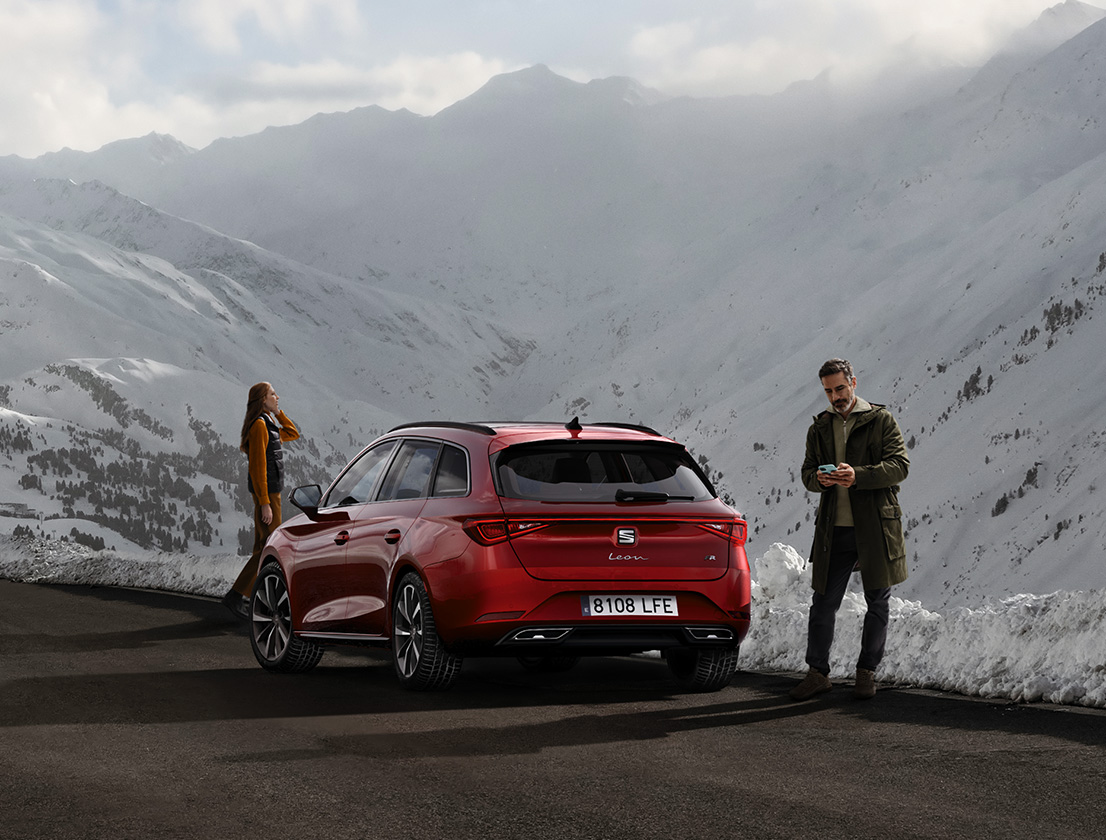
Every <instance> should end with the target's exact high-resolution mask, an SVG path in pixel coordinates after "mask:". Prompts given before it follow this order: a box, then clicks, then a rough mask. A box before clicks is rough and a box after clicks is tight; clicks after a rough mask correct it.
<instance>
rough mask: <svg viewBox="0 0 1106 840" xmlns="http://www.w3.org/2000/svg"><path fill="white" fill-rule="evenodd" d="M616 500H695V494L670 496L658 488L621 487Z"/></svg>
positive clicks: (616, 493) (616, 494)
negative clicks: (633, 488) (635, 488)
mask: <svg viewBox="0 0 1106 840" xmlns="http://www.w3.org/2000/svg"><path fill="white" fill-rule="evenodd" d="M614 500H615V501H616V502H694V501H695V497H694V496H669V495H668V494H667V493H661V492H658V491H656V490H623V489H622V488H621V487H620V488H619V489H618V490H616V491H615V493H614Z"/></svg>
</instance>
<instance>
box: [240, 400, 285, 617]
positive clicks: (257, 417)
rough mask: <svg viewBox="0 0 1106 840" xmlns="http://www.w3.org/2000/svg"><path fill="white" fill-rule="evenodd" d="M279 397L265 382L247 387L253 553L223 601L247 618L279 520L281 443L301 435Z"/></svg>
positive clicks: (245, 438)
mask: <svg viewBox="0 0 1106 840" xmlns="http://www.w3.org/2000/svg"><path fill="white" fill-rule="evenodd" d="M279 403H280V397H278V396H277V393H276V391H274V390H273V386H272V385H270V384H269V383H268V382H258V383H257V384H256V385H254V386H253V387H252V388H250V394H249V397H248V398H247V400H246V419H245V420H244V421H243V423H242V442H241V449H242V451H243V452H245V453H246V455H247V456H249V479H248V482H249V488H250V495H251V496H252V497H253V523H254V535H253V553H252V554H251V555H250V559H249V560H248V561H247V562H246V565H245V566H243V567H242V571H241V572H240V573H239V575H238V579H237V580H236V581H235V582H234V586H232V587H231V588H230V591H229V592H227V594H226V595H224V596H223V604H224V605H225V606H226V607H227V608H228V609H230V611H231V612H233V613H234V614H235V615H237V616H239V617H241V618H248V617H249V598H250V594H251V593H252V592H253V584H254V581H255V580H257V568H258V564H259V562H260V560H261V549H262V548H264V547H265V540H267V539H268V538H269V534H270V533H271V532H272V531H273V529H274V528H276V527H277V526H278V525H279V524H280V522H281V518H280V492H281V490H283V489H284V460H283V458H284V453H283V451H282V450H281V444H282V443H285V442H287V441H290V440H295V439H296V438H298V437H299V436H300V433H299V430H298V429H297V428H296V425H295V424H294V423H293V422H292V421H291V420H289V419H288V416H287V415H286V414H285V413H284V412H283V411H281V410H280V407H279Z"/></svg>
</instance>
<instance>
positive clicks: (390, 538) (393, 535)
mask: <svg viewBox="0 0 1106 840" xmlns="http://www.w3.org/2000/svg"><path fill="white" fill-rule="evenodd" d="M400 536H402V535H401V534H400V532H399V530H398V529H396V528H393V529H392V530H391V531H389V532H388V533H386V534H385V535H384V542H386V543H388V545H395V544H396V543H397V542H399V538H400Z"/></svg>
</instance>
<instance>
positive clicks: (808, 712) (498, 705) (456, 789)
mask: <svg viewBox="0 0 1106 840" xmlns="http://www.w3.org/2000/svg"><path fill="white" fill-rule="evenodd" d="M792 683H793V678H792V677H791V676H789V675H771V674H758V673H744V672H743V673H740V674H738V676H737V678H736V679H735V680H734V683H733V684H732V685H731V686H730V687H729V688H727V689H725V690H723V691H721V692H718V693H716V694H707V695H695V694H683V693H680V691H679V689H678V688H677V686H676V684H675V683H673V682H672V681H671V680H670V678H669V676H668V670H667V668H666V667H665V666H664V665H663V664H662V663H659V662H657V661H651V660H645V659H640V658H606V659H596V660H590V661H585V662H584V663H582V664H581V666H580V667H578V668H577V669H576V670H574V671H573V672H571V673H569V674H563V675H555V676H533V675H529V674H526V673H524V672H522V670H521V669H520V668H519V667H518V666H517V664H516V663H514V662H513V660H503V661H498V660H470V661H468V662H466V663H465V669H464V672H463V674H462V677H461V679H460V680H459V682H458V684H457V685H456V686H455V687H454V689H453V690H452V691H450V692H446V693H442V694H415V693H410V692H405V691H402V690H401V689H399V688H398V687H397V685H396V681H395V678H394V676H393V674H392V671H391V665H390V662H389V661H388V660H387V659H385V658H384V657H383V656H381V655H380V654H377V653H372V652H368V653H366V652H352V653H351V652H337V651H331V652H329V653H327V655H326V656H325V657H324V658H323V661H322V664H321V665H320V666H319V667H318V668H317V669H316V670H315V671H313V672H311V673H309V674H304V675H298V676H277V675H271V674H268V673H266V672H264V671H262V670H261V669H260V668H259V667H258V666H257V665H256V664H255V662H254V660H253V656H252V654H251V653H250V648H249V642H248V640H247V638H246V635H245V631H244V629H243V628H242V627H241V626H240V625H238V624H236V623H235V622H234V620H233V619H232V618H231V617H230V616H229V614H225V612H224V610H223V608H222V607H221V606H219V605H218V604H216V603H215V602H213V601H209V600H205V599H199V598H188V597H183V596H176V595H168V594H161V593H148V592H136V591H128V590H118V589H111V588H87V587H47V586H34V585H28V584H16V583H11V582H8V581H0V838H3V840H23V838H35V840H39V839H40V838H42V839H43V840H45V838H81V840H84V839H85V838H112V840H124V838H142V840H148V838H149V839H151V840H152V838H236V839H237V838H249V837H273V838H295V840H301V838H302V840H311V838H327V840H343V838H377V837H379V838H419V840H433V838H451V840H460V839H461V838H489V839H498V838H523V837H525V838H537V839H538V840H542V838H551V839H552V838H555V839H556V840H561V838H674V839H675V840H684V838H804V837H812V838H813V837H817V838H876V837H879V838H950V837H973V836H974V837H1000V838H1023V837H1024V838H1035V840H1039V839H1040V838H1053V837H1054V838H1065V840H1070V839H1071V838H1083V837H1085V838H1101V837H1103V836H1106V805H1104V803H1103V795H1104V793H1106V713H1103V712H1100V711H1087V710H1080V709H1070V708H1057V707H1049V706H1017V705H1008V704H1003V703H994V702H986V701H980V700H972V699H967V698H963V697H956V696H948V695H942V694H938V693H935V692H925V691H915V690H904V689H883V690H881V691H880V693H879V694H878V695H877V697H876V698H875V699H874V700H871V701H867V702H863V701H855V700H853V699H852V697H851V692H850V689H849V687H848V686H845V685H841V686H838V687H837V688H836V689H835V690H834V691H833V692H831V693H830V694H828V695H825V696H824V697H822V698H819V699H817V700H814V701H810V702H807V703H798V704H796V703H792V702H791V701H789V700H788V699H787V697H786V692H787V689H788V687H790V685H792Z"/></svg>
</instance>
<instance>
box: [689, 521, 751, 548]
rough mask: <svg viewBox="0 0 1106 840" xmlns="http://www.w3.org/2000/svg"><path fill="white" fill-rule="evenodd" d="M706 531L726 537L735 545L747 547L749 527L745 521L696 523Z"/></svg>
mask: <svg viewBox="0 0 1106 840" xmlns="http://www.w3.org/2000/svg"><path fill="white" fill-rule="evenodd" d="M695 524H696V525H698V526H699V527H700V528H702V529H703V530H704V531H709V532H710V533H712V534H718V536H720V537H725V538H726V539H728V540H729V541H730V542H732V543H733V544H734V545H745V537H746V529H747V527H748V526H747V525H746V524H745V520H743V519H731V520H728V521H725V522H720V521H718V520H711V521H709V522H696V523H695Z"/></svg>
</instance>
